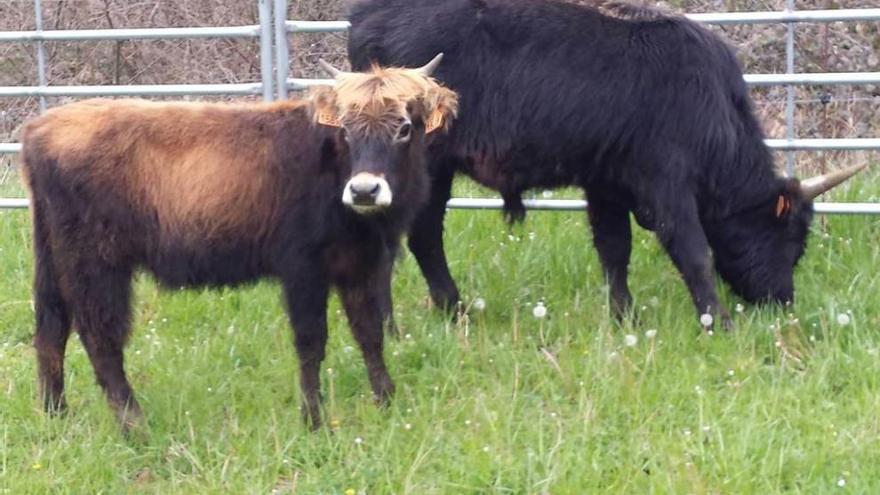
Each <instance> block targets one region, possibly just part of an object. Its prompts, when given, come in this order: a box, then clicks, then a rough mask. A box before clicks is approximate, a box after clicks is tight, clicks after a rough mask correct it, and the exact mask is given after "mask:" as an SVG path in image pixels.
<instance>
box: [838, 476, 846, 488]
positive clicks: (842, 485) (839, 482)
mask: <svg viewBox="0 0 880 495" xmlns="http://www.w3.org/2000/svg"><path fill="white" fill-rule="evenodd" d="M837 486H839V487H841V488H843V487H845V486H846V480H845V479H843V478H840V479H839V480H837Z"/></svg>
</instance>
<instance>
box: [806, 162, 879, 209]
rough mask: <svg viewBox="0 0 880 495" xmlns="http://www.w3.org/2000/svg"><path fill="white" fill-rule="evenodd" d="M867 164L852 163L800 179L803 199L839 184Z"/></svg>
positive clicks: (814, 196) (813, 196)
mask: <svg viewBox="0 0 880 495" xmlns="http://www.w3.org/2000/svg"><path fill="white" fill-rule="evenodd" d="M867 166H868V164H867V163H862V164H861V165H853V166H852V167H848V168H844V169H841V170H836V171H834V172H830V173H827V174H823V175H818V176H816V177H810V178H809V179H804V180H802V181H801V192H802V193H803V195H804V198H805V199H809V200H812V199H816V197H817V196H819V195H820V194H822V193H824V192H826V191H828V190H830V189H831V188H833V187H835V186H837V185H839V184H840V183H842V182H843V181H845V180H847V179H849V178H850V177H852V176H853V175H856V174H857V173H858V172H859V171H860V170H862V169H863V168H865V167H867Z"/></svg>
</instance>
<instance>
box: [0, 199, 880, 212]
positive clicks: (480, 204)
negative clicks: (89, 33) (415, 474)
mask: <svg viewBox="0 0 880 495" xmlns="http://www.w3.org/2000/svg"><path fill="white" fill-rule="evenodd" d="M29 204H30V202H29V201H28V200H27V198H0V209H19V210H20V209H26V208H28V205H29ZM523 205H525V207H526V209H528V210H537V211H583V210H586V208H587V201H586V200H583V199H524V200H523ZM503 206H504V200H502V199H501V198H452V199H450V200H449V202H447V203H446V207H447V208H450V209H457V210H500V209H501V208H502V207H503ZM813 209H814V210H815V211H816V213H818V214H823V215H880V203H814V204H813Z"/></svg>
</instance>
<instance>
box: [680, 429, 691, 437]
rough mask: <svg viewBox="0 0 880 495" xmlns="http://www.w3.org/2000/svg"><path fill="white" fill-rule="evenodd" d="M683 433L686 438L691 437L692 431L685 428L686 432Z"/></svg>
mask: <svg viewBox="0 0 880 495" xmlns="http://www.w3.org/2000/svg"><path fill="white" fill-rule="evenodd" d="M682 433H683V434H684V436H686V437H689V436H691V430H688V429H687V428H685V430H684V431H683V432H682Z"/></svg>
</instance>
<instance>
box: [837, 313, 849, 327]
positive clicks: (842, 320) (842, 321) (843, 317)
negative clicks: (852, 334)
mask: <svg viewBox="0 0 880 495" xmlns="http://www.w3.org/2000/svg"><path fill="white" fill-rule="evenodd" d="M849 322H850V318H849V315H848V314H846V313H840V314H839V315H837V324H838V325H841V326H846V325H849Z"/></svg>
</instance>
